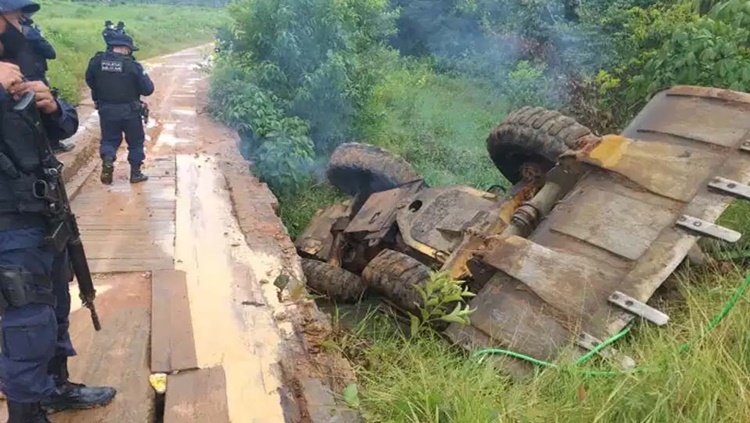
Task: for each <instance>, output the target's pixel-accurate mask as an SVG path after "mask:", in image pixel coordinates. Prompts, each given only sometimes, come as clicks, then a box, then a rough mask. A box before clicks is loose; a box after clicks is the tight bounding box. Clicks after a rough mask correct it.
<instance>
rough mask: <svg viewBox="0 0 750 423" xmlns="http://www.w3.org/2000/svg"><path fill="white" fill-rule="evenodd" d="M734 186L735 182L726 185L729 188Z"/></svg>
mask: <svg viewBox="0 0 750 423" xmlns="http://www.w3.org/2000/svg"><path fill="white" fill-rule="evenodd" d="M736 186H737V184H735V183H731V184H727V187H729V188H735V187H736Z"/></svg>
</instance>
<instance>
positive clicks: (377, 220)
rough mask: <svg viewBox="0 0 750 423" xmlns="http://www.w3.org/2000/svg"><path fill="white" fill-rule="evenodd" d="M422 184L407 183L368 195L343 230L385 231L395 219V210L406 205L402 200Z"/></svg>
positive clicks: (349, 231)
mask: <svg viewBox="0 0 750 423" xmlns="http://www.w3.org/2000/svg"><path fill="white" fill-rule="evenodd" d="M423 186H424V183H423V182H422V181H417V182H413V183H410V184H407V185H405V186H403V187H401V188H396V189H391V190H388V191H382V192H377V193H375V194H372V195H370V197H369V198H368V199H367V201H366V202H365V204H364V205H363V206H362V208H361V209H360V210H359V211H358V212H357V215H356V216H354V217H353V218H352V221H351V223H349V226H347V228H346V230H345V232H347V233H350V234H351V233H357V232H369V233H382V232H387V230H388V228H390V227H391V225H393V223H395V221H396V212H397V211H398V209H399V208H401V207H407V206H408V205H407V204H405V203H404V202H405V201H407V200H408V199H409V198H410V197H411V196H413V195H414V194H416V192H417V191H419V189H421V188H422V187H423Z"/></svg>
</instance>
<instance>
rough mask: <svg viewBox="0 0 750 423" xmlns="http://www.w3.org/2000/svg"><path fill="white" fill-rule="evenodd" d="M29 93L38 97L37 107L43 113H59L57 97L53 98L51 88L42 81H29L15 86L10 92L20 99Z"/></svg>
mask: <svg viewBox="0 0 750 423" xmlns="http://www.w3.org/2000/svg"><path fill="white" fill-rule="evenodd" d="M28 91H33V92H34V94H35V97H36V107H37V108H38V109H39V110H41V111H42V113H45V114H48V115H51V114H52V113H55V112H57V109H58V105H57V101H55V97H54V96H52V92H51V91H50V89H49V87H48V86H46V85H44V82H42V81H28V82H22V83H20V84H17V85H14V86H13V87H12V88H11V89H10V90H8V92H9V93H10V94H11V95H13V96H15V97H17V98H20V97H21V96H22V95H23V94H25V93H26V92H28Z"/></svg>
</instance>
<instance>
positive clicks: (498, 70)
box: [389, 0, 607, 105]
mask: <svg viewBox="0 0 750 423" xmlns="http://www.w3.org/2000/svg"><path fill="white" fill-rule="evenodd" d="M577 4H578V1H573V0H567V1H565V0H508V1H492V0H476V1H474V2H466V1H464V0H394V3H393V5H394V7H399V8H400V10H401V13H400V16H399V18H398V20H397V28H398V33H397V34H396V35H394V36H392V37H391V38H390V40H389V42H390V44H391V46H393V47H394V48H397V49H398V50H399V51H400V52H401V53H402V54H404V55H409V56H429V57H431V58H432V59H433V61H434V62H435V64H436V65H437V68H438V70H440V71H443V72H455V73H459V74H462V75H466V76H469V77H475V78H481V79H485V80H488V81H491V82H492V83H493V84H495V86H496V87H497V89H498V90H499V91H502V93H501V94H506V95H508V96H510V97H513V96H514V95H515V93H516V92H518V91H519V90H520V91H528V89H527V88H528V87H527V88H524V89H521V88H519V84H521V85H523V84H529V83H532V84H533V85H535V87H531V89H536V90H544V91H545V92H544V93H543V96H542V97H543V98H544V99H545V100H544V101H543V102H544V103H546V104H541V105H549V104H559V103H560V102H561V101H562V97H563V96H564V89H563V86H565V84H566V82H567V78H568V77H569V76H570V75H581V74H590V73H591V72H593V71H594V70H595V69H598V66H601V65H602V64H603V63H605V62H606V61H607V57H606V55H604V54H602V51H601V50H597V51H596V52H594V51H592V49H590V48H586V47H585V46H587V45H590V44H591V43H592V41H593V40H595V39H596V35H598V34H591V33H588V32H587V30H585V29H584V28H583V26H581V25H579V24H578V22H577V21H578V16H577V11H576V8H575V7H574V6H575V5H577ZM524 62H529V63H531V64H532V65H533V66H535V67H536V68H537V69H542V70H543V72H542V73H543V75H542V77H543V78H544V80H541V79H538V80H536V81H531V79H532V77H533V76H534V75H536V74H537V73H538V72H536V71H535V70H533V71H532V72H527V73H524V72H523V70H524V69H527V68H528V66H527V65H526V64H524ZM519 63H521V65H520V67H519ZM517 78H521V80H520V81H519V80H517ZM535 100H536V101H539V98H538V96H537V98H535ZM520 101H521V102H523V99H520ZM520 105H523V104H520Z"/></svg>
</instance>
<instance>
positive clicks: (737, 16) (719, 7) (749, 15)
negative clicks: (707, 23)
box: [708, 0, 750, 28]
mask: <svg viewBox="0 0 750 423" xmlns="http://www.w3.org/2000/svg"><path fill="white" fill-rule="evenodd" d="M708 16H709V17H710V18H711V19H714V20H717V21H722V22H726V23H729V24H731V25H733V26H735V27H737V28H747V27H748V26H750V1H748V0H727V1H724V2H720V3H716V5H714V6H713V7H712V8H711V11H710V12H709V13H708Z"/></svg>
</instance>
